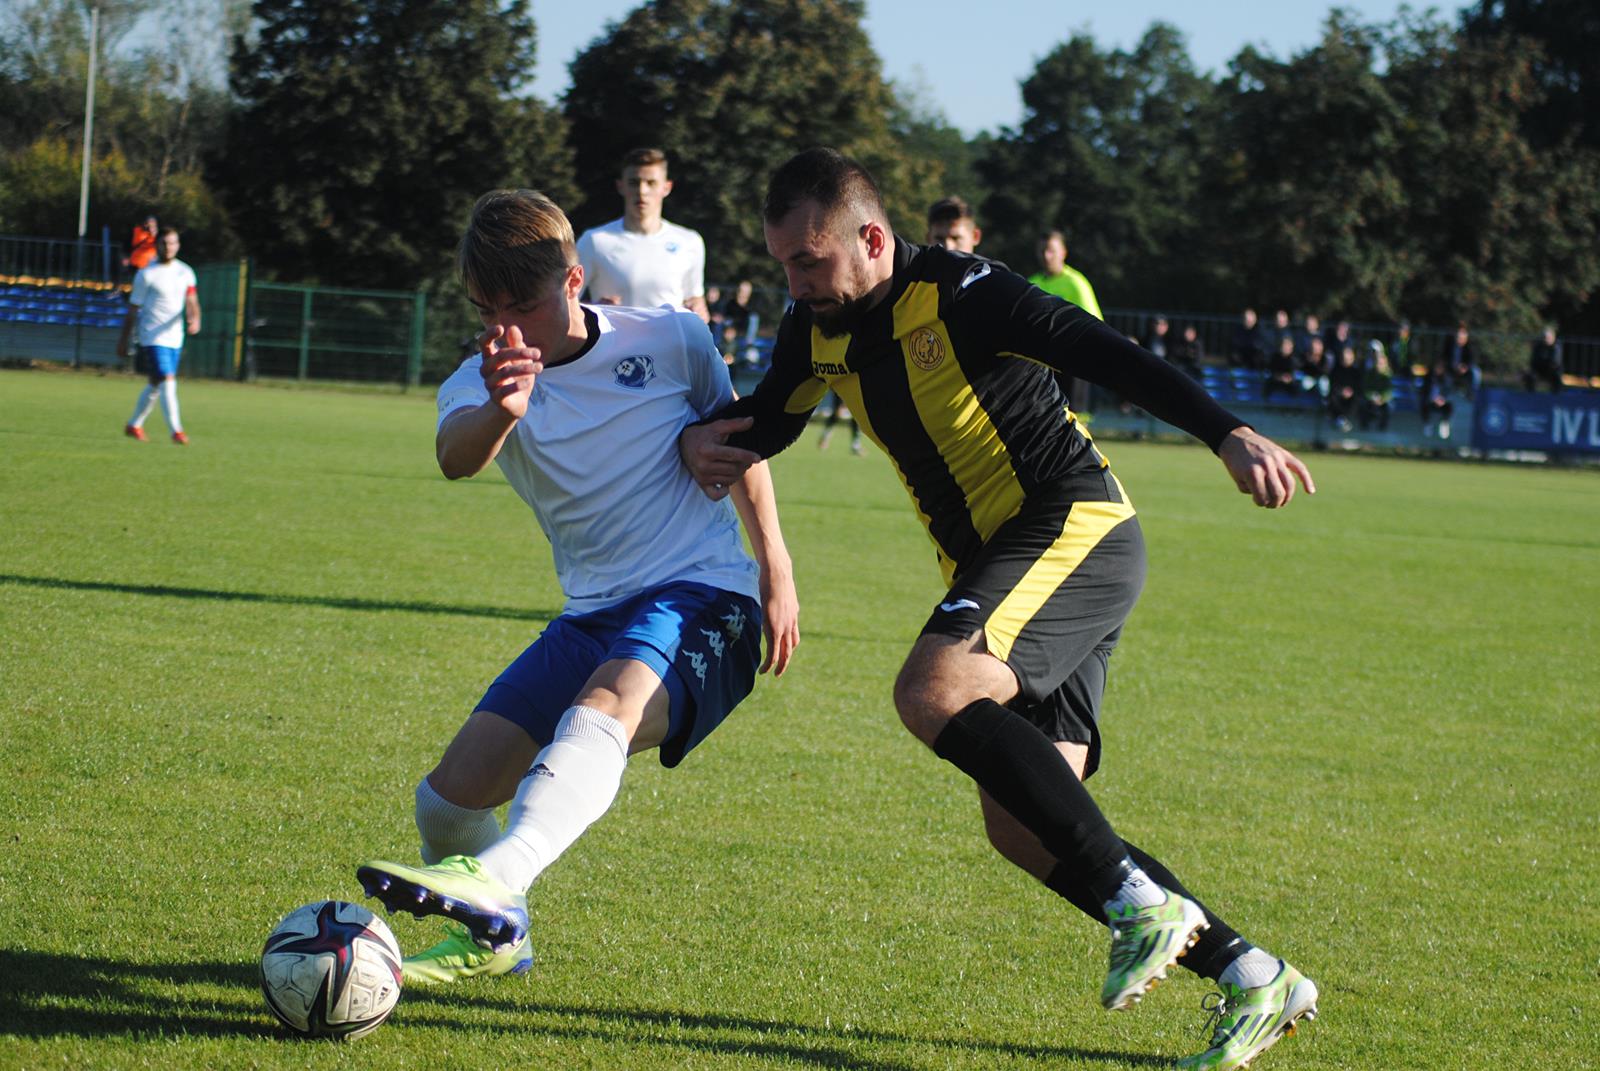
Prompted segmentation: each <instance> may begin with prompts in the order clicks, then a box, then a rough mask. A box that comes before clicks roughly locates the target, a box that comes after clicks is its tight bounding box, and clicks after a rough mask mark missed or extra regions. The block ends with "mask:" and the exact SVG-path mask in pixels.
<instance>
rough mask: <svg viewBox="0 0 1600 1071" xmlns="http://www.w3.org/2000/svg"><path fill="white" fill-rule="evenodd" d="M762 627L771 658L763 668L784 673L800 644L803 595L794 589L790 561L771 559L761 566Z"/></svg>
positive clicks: (778, 673) (778, 675)
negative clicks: (778, 561)
mask: <svg viewBox="0 0 1600 1071" xmlns="http://www.w3.org/2000/svg"><path fill="white" fill-rule="evenodd" d="M761 617H762V620H761V628H762V631H764V632H765V633H766V634H767V658H766V661H764V662H762V663H761V672H762V673H765V672H766V671H767V670H769V669H770V670H772V675H773V676H774V677H781V676H783V671H784V670H786V669H788V668H789V659H790V657H791V656H793V654H794V649H795V648H796V647H798V646H800V596H799V595H797V594H796V593H795V590H794V569H793V567H792V566H791V565H790V564H789V562H787V561H784V562H781V563H776V562H771V561H769V562H768V563H767V568H765V569H763V570H761Z"/></svg>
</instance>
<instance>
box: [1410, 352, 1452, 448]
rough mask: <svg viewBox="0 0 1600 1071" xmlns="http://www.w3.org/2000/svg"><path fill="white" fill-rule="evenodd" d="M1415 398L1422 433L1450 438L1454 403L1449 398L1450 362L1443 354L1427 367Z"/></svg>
mask: <svg viewBox="0 0 1600 1071" xmlns="http://www.w3.org/2000/svg"><path fill="white" fill-rule="evenodd" d="M1417 398H1418V403H1419V405H1420V407H1421V409H1422V434H1423V435H1427V436H1431V435H1434V434H1435V433H1437V434H1438V436H1439V438H1441V439H1448V438H1450V414H1451V413H1453V412H1454V411H1455V403H1454V402H1452V401H1451V400H1450V362H1449V359H1448V358H1447V357H1446V356H1445V355H1444V354H1442V353H1441V354H1440V355H1439V356H1438V358H1437V359H1435V360H1434V362H1433V364H1432V365H1431V366H1430V367H1429V368H1428V374H1427V375H1426V376H1424V377H1423V378H1422V390H1421V392H1420V393H1419V394H1418V396H1417Z"/></svg>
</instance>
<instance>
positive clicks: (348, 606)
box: [0, 573, 560, 621]
mask: <svg viewBox="0 0 1600 1071" xmlns="http://www.w3.org/2000/svg"><path fill="white" fill-rule="evenodd" d="M0 584H17V585H21V586H24V587H35V588H57V589H61V590H65V591H109V592H116V593H118V594H122V595H154V596H158V597H165V598H172V599H213V600H216V601H218V602H260V603H271V604H276V605H279V606H324V607H327V608H329V609H333V610H373V611H385V610H399V611H401V612H403V613H408V614H454V615H458V616H461V617H493V618H500V619H502V620H507V621H550V620H552V619H554V618H555V616H556V615H557V614H558V613H560V611H559V610H542V609H541V610H513V609H510V608H509V607H504V606H455V605H452V604H450V603H443V602H407V601H400V600H392V599H353V598H339V597H337V596H331V595H274V594H270V593H268V592H264V591H219V590H216V589H213V588H179V587H173V586H171V585H169V584H118V583H113V582H111V581H107V580H62V579H59V578H57V577H50V576H18V575H17V574H15V573H0Z"/></svg>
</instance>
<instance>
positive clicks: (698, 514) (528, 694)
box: [357, 190, 799, 983]
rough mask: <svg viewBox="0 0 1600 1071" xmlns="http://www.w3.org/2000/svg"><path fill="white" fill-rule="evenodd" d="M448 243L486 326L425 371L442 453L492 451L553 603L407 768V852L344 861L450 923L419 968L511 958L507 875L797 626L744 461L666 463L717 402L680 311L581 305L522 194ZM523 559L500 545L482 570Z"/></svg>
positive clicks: (445, 464) (459, 456)
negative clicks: (709, 470)
mask: <svg viewBox="0 0 1600 1071" xmlns="http://www.w3.org/2000/svg"><path fill="white" fill-rule="evenodd" d="M459 260H460V269H461V276H462V281H463V283H464V284H465V287H466V291H467V295H468V297H469V298H470V300H471V301H472V303H473V304H474V305H475V306H476V307H477V309H478V312H479V316H480V318H481V319H482V321H483V324H484V331H483V333H482V334H480V335H479V336H478V339H477V343H478V346H479V348H480V353H479V354H478V355H476V356H473V357H470V358H468V359H467V360H466V361H465V362H464V363H463V364H462V366H461V367H460V369H458V370H457V371H456V372H455V374H453V375H452V376H450V378H449V379H447V380H446V381H445V383H444V384H443V385H442V386H441V387H440V388H439V424H438V437H437V449H438V458H439V467H440V468H441V469H442V470H443V472H444V474H445V475H446V476H448V477H450V478H451V479H458V478H460V477H464V476H472V475H475V474H476V473H478V472H481V471H482V470H483V469H485V468H486V467H488V465H489V463H490V462H491V461H493V462H495V463H497V464H498V465H499V466H500V469H501V471H502V472H503V473H504V474H505V476H506V479H507V481H508V482H509V483H510V484H511V486H512V487H513V488H514V489H515V490H516V492H517V494H519V495H520V496H521V497H522V498H523V500H524V501H526V502H527V503H528V505H529V506H531V507H532V508H533V511H534V514H535V516H536V517H537V518H538V523H539V527H540V528H541V529H542V530H543V532H544V534H545V536H546V537H547V538H548V539H549V540H550V544H551V547H552V550H553V551H554V555H555V565H556V573H557V576H558V578H559V579H560V581H561V587H562V591H563V592H564V593H565V595H566V606H565V607H564V609H563V611H562V613H561V615H560V616H559V617H557V618H556V619H555V620H554V621H552V622H551V623H550V625H549V626H548V627H547V628H546V629H545V631H544V632H543V634H542V635H540V637H539V638H538V639H537V640H536V641H535V642H534V643H533V645H532V646H530V647H529V648H528V649H527V650H526V651H524V652H523V653H522V654H521V655H519V656H517V658H516V659H515V660H514V661H513V662H512V663H511V665H510V666H508V667H507V668H506V670H505V671H504V672H503V673H502V674H501V675H500V676H499V677H498V678H497V679H496V680H495V681H494V683H493V684H491V685H490V686H489V688H488V690H487V691H486V692H485V694H484V697H483V699H482V700H481V701H479V703H478V705H477V708H476V709H475V710H474V711H473V713H472V714H471V715H470V716H469V717H468V719H467V721H466V724H465V725H463V726H462V728H461V729H460V731H459V732H458V733H457V734H456V737H455V739H454V740H453V741H452V742H451V743H450V745H449V747H448V748H447V749H446V750H445V753H444V757H443V758H442V759H441V760H440V761H439V764H438V765H437V766H436V767H435V768H434V769H433V771H432V772H431V773H429V774H428V776H427V777H426V778H425V779H423V781H422V783H421V784H420V785H418V787H417V793H416V821H417V829H418V831H419V832H420V833H421V835H422V859H423V864H424V865H422V866H408V865H405V864H400V863H391V862H384V861H374V862H371V863H368V864H366V865H364V866H362V867H360V868H359V869H358V870H357V877H358V879H359V880H360V881H361V883H362V885H363V886H364V888H365V889H366V891H367V894H368V895H369V896H376V897H377V898H378V899H380V900H382V901H383V902H384V903H385V904H386V905H388V906H389V907H390V908H391V909H404V910H408V911H411V912H412V913H413V914H416V915H418V916H419V917H421V916H422V915H425V914H438V915H443V916H446V917H447V918H450V919H453V920H454V921H455V923H456V924H457V925H455V926H453V927H452V928H451V929H450V933H449V935H448V936H447V937H446V938H445V940H444V941H442V942H441V943H439V944H438V945H435V946H434V947H433V948H431V949H429V950H427V951H426V952H423V953H421V954H419V955H416V956H411V957H407V958H406V960H405V961H404V965H403V970H404V973H405V977H406V980H407V981H409V982H423V983H428V982H450V981H455V980H456V979H459V978H466V977H471V976H473V975H492V974H508V973H521V972H523V971H526V970H528V969H529V967H530V966H531V964H532V953H531V951H530V941H529V939H528V936H527V935H528V913H527V900H526V892H527V889H528V887H529V886H530V885H531V884H532V883H533V880H534V878H536V877H537V876H538V875H539V874H540V873H541V872H542V871H543V870H544V869H545V868H546V867H548V866H549V865H550V864H551V863H552V862H553V861H554V860H555V859H556V857H557V856H558V855H560V854H561V852H562V851H563V850H565V849H566V848H567V847H568V846H569V845H570V844H572V842H573V841H574V840H575V839H577V837H578V836H579V835H580V834H581V833H582V832H583V831H584V829H586V828H587V827H588V826H589V825H590V824H591V823H592V822H594V821H595V820H596V819H598V818H599V817H600V816H601V815H602V814H604V813H605V811H606V809H607V808H609V807H610V805H611V802H612V800H614V799H615V798H616V794H617V790H618V788H619V786H620V784H621V780H622V773H623V769H624V767H625V765H626V762H627V757H628V755H629V754H631V753H633V752H637V751H643V750H645V749H648V748H659V755H660V760H661V763H662V765H664V766H669V767H670V766H676V765H677V764H678V763H679V762H680V761H682V759H683V757H684V755H685V754H686V753H687V752H688V751H689V750H690V749H691V748H693V747H694V746H695V745H696V744H698V743H699V742H700V741H701V740H703V739H704V738H705V737H706V735H707V734H708V733H710V732H711V731H712V730H713V729H715V728H716V726H717V725H718V724H720V723H721V721H722V720H723V718H725V717H726V716H727V714H728V713H729V712H730V711H731V710H732V709H733V707H734V706H735V705H736V704H737V703H738V702H739V701H740V700H741V699H743V698H744V697H745V696H746V695H747V694H749V692H750V689H751V687H752V685H753V684H754V681H755V677H756V674H757V672H758V669H757V664H758V663H760V662H761V639H760V634H759V630H760V629H763V628H764V630H765V632H766V637H767V643H768V648H767V658H766V662H765V663H764V664H761V665H760V668H759V672H766V671H767V670H768V669H769V668H770V669H771V670H772V671H773V673H774V675H778V674H781V673H782V672H783V670H784V668H785V667H786V666H787V664H788V661H789V656H790V654H791V653H792V652H793V650H794V647H795V645H796V643H798V642H799V629H798V613H799V607H798V603H797V601H796V598H795V591H794V581H793V576H792V573H791V566H790V561H789V554H788V551H787V549H786V548H785V546H784V543H783V536H782V533H781V532H780V531H779V528H778V517H777V509H776V505H775V503H774V499H773V495H772V484H771V480H770V478H769V477H768V475H767V473H766V471H765V469H764V468H762V469H760V470H759V471H758V470H756V469H752V470H751V472H750V474H749V475H747V476H746V478H745V479H744V480H743V481H742V482H741V483H740V484H737V485H735V486H734V487H733V488H732V489H731V490H732V492H733V497H734V505H733V506H730V505H729V504H728V503H727V502H726V501H721V502H713V501H711V500H710V499H708V498H707V497H706V496H705V495H704V494H703V493H701V491H700V489H699V488H698V487H697V485H696V484H695V482H694V480H693V478H692V477H691V476H690V474H689V472H688V470H687V469H685V468H684V467H683V464H682V462H681V460H680V459H679V456H678V448H677V438H678V434H679V433H680V432H681V431H682V430H683V429H684V428H685V427H686V426H688V425H689V424H691V423H694V422H696V421H698V420H701V419H702V418H704V417H705V416H707V415H709V414H710V413H711V412H713V411H715V410H716V409H717V408H718V407H720V406H722V405H724V404H726V403H727V402H729V401H731V400H732V398H733V391H732V388H731V386H730V385H729V382H728V374H727V368H726V366H725V365H724V364H723V362H722V358H721V357H720V356H719V355H718V353H717V350H716V346H715V345H714V343H713V340H712V338H711V335H710V333H709V332H708V331H706V329H705V327H704V326H703V325H702V324H701V322H700V321H699V320H697V319H696V318H695V317H694V316H693V315H691V314H690V313H688V312H684V311H681V310H672V309H632V308H598V307H593V306H587V305H582V304H580V303H579V295H580V294H582V292H583V284H584V273H583V268H582V267H581V266H580V265H579V264H578V263H577V256H576V249H575V243H574V242H573V237H572V226H571V224H570V223H568V222H567V218H566V216H565V215H563V214H562V212H561V210H560V209H559V208H558V207H557V206H556V205H555V204H554V203H553V202H551V201H550V200H549V199H548V198H546V197H545V196H544V195H542V194H538V193H534V192H533V191H530V190H496V191H494V192H492V193H488V194H485V195H484V196H483V197H481V198H479V200H478V203H477V205H476V206H474V208H473V212H472V221H471V223H470V224H469V225H468V228H467V232H466V235H465V236H464V237H463V238H462V241H461V248H460V254H459ZM751 477H753V478H751ZM735 506H736V507H737V514H736V513H735V508H734V507H735ZM740 518H742V519H743V520H744V523H745V526H746V528H747V530H748V531H749V534H750V542H751V545H752V546H753V547H754V550H755V560H754V561H752V560H751V558H750V556H749V555H748V554H747V553H746V552H745V550H744V544H743V542H742V540H741V538H740V533H739V520H740ZM524 558H525V555H523V554H521V553H519V552H518V551H517V549H516V548H511V549H509V550H508V549H506V548H497V549H496V551H495V552H494V553H493V555H492V556H491V567H492V568H493V569H494V570H495V571H496V573H497V574H498V573H500V572H503V571H505V570H506V569H507V567H508V566H509V567H510V570H511V571H512V572H513V573H514V572H515V571H516V570H517V569H518V568H520V565H521V562H522V561H523V560H524ZM507 800H510V801H511V810H510V813H509V814H508V815H507V825H506V828H505V830H504V831H502V830H501V828H500V826H499V823H498V822H497V821H496V819H495V814H494V809H495V808H496V807H497V806H499V805H500V804H502V803H505V802H506V801H507Z"/></svg>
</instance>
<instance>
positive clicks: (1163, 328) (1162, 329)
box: [1144, 313, 1170, 361]
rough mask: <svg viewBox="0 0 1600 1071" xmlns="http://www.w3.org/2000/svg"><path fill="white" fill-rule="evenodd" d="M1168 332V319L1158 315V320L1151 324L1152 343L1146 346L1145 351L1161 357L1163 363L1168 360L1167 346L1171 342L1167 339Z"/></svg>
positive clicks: (1147, 343)
mask: <svg viewBox="0 0 1600 1071" xmlns="http://www.w3.org/2000/svg"><path fill="white" fill-rule="evenodd" d="M1167 331H1168V324H1167V318H1166V317H1165V316H1162V315H1160V314H1159V313H1158V314H1157V315H1156V318H1155V319H1154V320H1152V321H1151V322H1150V341H1149V342H1146V343H1145V344H1144V348H1145V349H1147V350H1149V351H1150V352H1151V353H1153V354H1155V355H1156V356H1157V357H1160V358H1161V359H1162V360H1163V361H1164V360H1166V359H1167V346H1168V343H1169V341H1170V340H1169V339H1168V338H1167Z"/></svg>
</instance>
